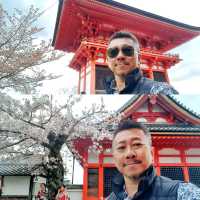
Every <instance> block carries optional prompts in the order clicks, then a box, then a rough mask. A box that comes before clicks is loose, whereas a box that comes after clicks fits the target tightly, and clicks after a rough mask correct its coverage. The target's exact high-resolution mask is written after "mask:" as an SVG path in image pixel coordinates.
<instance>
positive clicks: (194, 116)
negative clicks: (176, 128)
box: [117, 95, 200, 126]
mask: <svg viewBox="0 0 200 200" xmlns="http://www.w3.org/2000/svg"><path fill="white" fill-rule="evenodd" d="M145 98H146V99H147V98H148V95H134V96H133V97H132V98H131V99H130V100H129V101H128V102H127V103H125V104H124V105H123V106H122V107H121V108H119V109H118V111H117V112H119V113H120V112H121V113H122V112H124V111H125V110H127V109H128V108H129V107H130V106H134V104H137V103H138V102H139V103H141V102H142V101H145ZM149 98H151V95H149ZM156 98H157V99H158V100H160V101H162V102H163V104H166V105H168V108H170V109H171V111H172V112H175V111H176V110H177V111H179V113H181V114H182V115H184V116H185V117H187V118H190V119H191V120H194V121H195V123H194V124H197V125H198V124H200V114H198V113H197V112H195V111H193V110H192V109H190V108H188V107H187V106H185V105H184V104H183V103H181V102H180V101H179V100H178V99H177V98H176V96H175V95H174V96H165V95H158V96H156ZM186 124H187V123H186ZM186 124H185V125H186ZM154 125H155V124H152V126H154ZM166 126H168V125H166Z"/></svg>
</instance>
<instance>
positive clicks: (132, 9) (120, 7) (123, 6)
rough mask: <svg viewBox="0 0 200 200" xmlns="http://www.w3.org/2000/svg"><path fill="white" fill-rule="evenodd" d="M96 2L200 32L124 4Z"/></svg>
mask: <svg viewBox="0 0 200 200" xmlns="http://www.w3.org/2000/svg"><path fill="white" fill-rule="evenodd" d="M97 1H99V2H102V3H105V4H108V5H111V6H114V7H116V8H119V9H123V10H126V11H129V12H132V13H137V14H140V15H143V16H145V17H149V18H152V19H156V20H159V21H162V22H165V23H168V24H172V25H175V26H177V27H181V28H186V29H188V30H193V31H200V27H196V26H191V25H188V24H184V23H181V22H178V21H175V20H172V19H169V18H166V17H162V16H160V15H156V14H153V13H150V12H147V11H144V10H140V9H138V8H135V7H131V6H128V5H126V4H122V3H119V2H116V1H112V0H97Z"/></svg>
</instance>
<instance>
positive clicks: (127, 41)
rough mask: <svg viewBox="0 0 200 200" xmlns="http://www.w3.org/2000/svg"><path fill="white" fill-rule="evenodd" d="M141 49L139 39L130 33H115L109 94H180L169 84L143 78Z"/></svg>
mask: <svg viewBox="0 0 200 200" xmlns="http://www.w3.org/2000/svg"><path fill="white" fill-rule="evenodd" d="M139 54H140V48H139V42H138V40H137V38H136V37H135V36H134V35H132V34H131V33H129V32H122V31H120V32H116V33H114V34H113V35H112V36H111V38H110V40H109V43H108V49H107V63H108V67H109V68H110V70H111V71H112V72H113V74H114V79H112V78H110V77H107V78H105V80H104V87H105V90H106V93H107V94H114V93H119V94H165V95H170V94H178V92H177V91H176V90H175V89H174V88H173V87H172V86H170V85H169V84H167V83H164V82H158V81H154V80H151V79H148V78H145V77H143V76H142V73H141V70H140V59H139V58H140V55H139Z"/></svg>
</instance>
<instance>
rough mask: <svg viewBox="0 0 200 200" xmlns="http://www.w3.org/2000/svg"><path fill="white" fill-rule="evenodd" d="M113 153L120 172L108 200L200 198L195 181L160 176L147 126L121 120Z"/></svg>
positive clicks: (114, 140)
mask: <svg viewBox="0 0 200 200" xmlns="http://www.w3.org/2000/svg"><path fill="white" fill-rule="evenodd" d="M112 154H113V161H114V163H115V166H116V168H117V169H118V171H119V172H120V173H118V174H116V175H115V176H114V177H113V180H112V183H113V185H112V193H111V194H110V195H109V196H108V197H107V198H106V200H200V188H198V187H197V186H195V185H193V184H192V183H184V182H182V181H179V180H172V179H169V178H166V177H163V176H157V175H156V171H155V168H154V167H153V164H152V155H153V152H152V146H151V135H150V133H149V132H148V131H147V129H146V127H145V126H144V125H142V124H140V123H137V122H133V121H132V120H130V119H128V120H123V121H121V122H120V123H119V125H118V127H117V128H116V129H115V130H114V133H113V141H112Z"/></svg>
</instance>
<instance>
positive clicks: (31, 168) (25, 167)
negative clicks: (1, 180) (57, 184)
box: [0, 155, 42, 176]
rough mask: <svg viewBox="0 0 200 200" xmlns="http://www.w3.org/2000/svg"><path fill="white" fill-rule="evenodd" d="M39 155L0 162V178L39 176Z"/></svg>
mask: <svg viewBox="0 0 200 200" xmlns="http://www.w3.org/2000/svg"><path fill="white" fill-rule="evenodd" d="M41 162H42V156H41V155H34V156H31V157H27V158H26V157H25V158H15V159H12V160H0V176H28V175H30V176H31V173H33V172H34V173H37V174H40V173H41V172H40V171H41V170H40V168H41Z"/></svg>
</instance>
